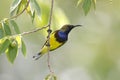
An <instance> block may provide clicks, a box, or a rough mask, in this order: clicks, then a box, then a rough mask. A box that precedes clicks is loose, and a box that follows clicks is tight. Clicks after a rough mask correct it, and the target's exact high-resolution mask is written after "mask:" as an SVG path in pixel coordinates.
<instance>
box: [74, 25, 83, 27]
mask: <svg viewBox="0 0 120 80" xmlns="http://www.w3.org/2000/svg"><path fill="white" fill-rule="evenodd" d="M81 26H82V25H74V27H81Z"/></svg>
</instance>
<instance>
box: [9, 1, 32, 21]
mask: <svg viewBox="0 0 120 80" xmlns="http://www.w3.org/2000/svg"><path fill="white" fill-rule="evenodd" d="M29 3H30V0H28V2H27V4H26V6H25V8H24V9H23V10H22V11H21V12H20V13H19V14H16V15H15V16H12V17H10V18H8V20H11V19H14V18H17V17H18V16H20V15H21V14H22V13H23V12H24V11H25V10H26V9H27V7H28V6H29Z"/></svg>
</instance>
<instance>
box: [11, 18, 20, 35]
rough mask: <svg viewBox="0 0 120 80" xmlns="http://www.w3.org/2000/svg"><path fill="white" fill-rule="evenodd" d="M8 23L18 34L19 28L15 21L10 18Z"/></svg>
mask: <svg viewBox="0 0 120 80" xmlns="http://www.w3.org/2000/svg"><path fill="white" fill-rule="evenodd" d="M10 23H11V24H12V26H13V27H14V30H15V32H16V33H17V34H20V30H19V27H18V25H17V23H16V22H15V21H14V20H11V21H10Z"/></svg>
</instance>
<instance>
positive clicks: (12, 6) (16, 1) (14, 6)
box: [10, 0, 22, 16]
mask: <svg viewBox="0 0 120 80" xmlns="http://www.w3.org/2000/svg"><path fill="white" fill-rule="evenodd" d="M21 1H22V0H14V1H13V3H12V5H11V7H10V14H11V16H12V15H13V14H14V12H15V10H16V8H17V7H18V6H19V4H20V2H21Z"/></svg>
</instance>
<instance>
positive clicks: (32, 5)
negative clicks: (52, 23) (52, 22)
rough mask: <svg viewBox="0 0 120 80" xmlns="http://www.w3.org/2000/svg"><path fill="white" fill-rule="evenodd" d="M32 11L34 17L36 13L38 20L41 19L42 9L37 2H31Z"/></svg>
mask: <svg viewBox="0 0 120 80" xmlns="http://www.w3.org/2000/svg"><path fill="white" fill-rule="evenodd" d="M30 10H31V13H32V15H34V11H35V12H36V14H37V16H38V18H39V19H41V9H40V7H39V4H38V3H37V1H36V0H30Z"/></svg>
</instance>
